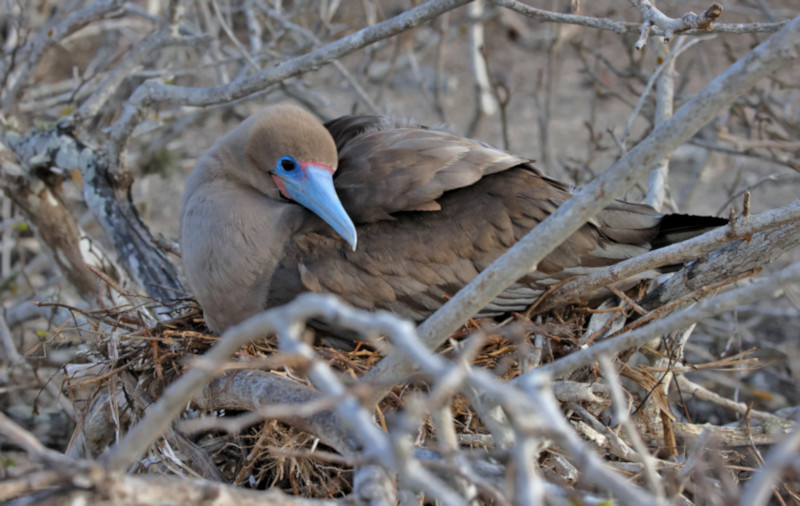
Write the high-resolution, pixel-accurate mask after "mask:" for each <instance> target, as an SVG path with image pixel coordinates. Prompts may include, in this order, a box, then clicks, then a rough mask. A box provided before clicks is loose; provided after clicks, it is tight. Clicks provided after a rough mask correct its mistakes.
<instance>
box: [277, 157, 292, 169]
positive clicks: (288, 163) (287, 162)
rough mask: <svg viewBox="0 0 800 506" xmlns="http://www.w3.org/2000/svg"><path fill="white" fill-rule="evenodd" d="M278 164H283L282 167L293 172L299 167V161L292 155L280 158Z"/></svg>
mask: <svg viewBox="0 0 800 506" xmlns="http://www.w3.org/2000/svg"><path fill="white" fill-rule="evenodd" d="M278 164H279V165H280V166H281V169H283V170H284V171H286V172H291V171H293V170H294V169H296V168H297V162H296V161H295V160H294V158H292V157H290V156H284V157H283V158H281V159H280V160H278Z"/></svg>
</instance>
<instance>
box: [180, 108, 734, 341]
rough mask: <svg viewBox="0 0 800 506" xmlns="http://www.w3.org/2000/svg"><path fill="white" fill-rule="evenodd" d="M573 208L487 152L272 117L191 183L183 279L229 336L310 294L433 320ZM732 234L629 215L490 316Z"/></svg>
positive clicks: (587, 236) (436, 138)
mask: <svg viewBox="0 0 800 506" xmlns="http://www.w3.org/2000/svg"><path fill="white" fill-rule="evenodd" d="M570 196H571V193H570V188H569V186H568V185H566V184H564V183H561V182H558V181H556V180H553V179H550V178H548V177H546V176H544V175H543V174H541V173H540V172H539V171H538V170H537V169H536V168H534V167H533V165H532V164H531V163H530V161H529V160H527V159H525V158H521V157H518V156H515V155H512V154H509V153H506V152H504V151H501V150H498V149H495V148H493V147H491V146H489V145H487V144H484V143H482V142H480V141H475V140H471V139H465V138H461V137H458V136H455V135H453V134H451V133H448V132H446V131H443V130H437V129H430V128H426V127H422V126H414V125H409V124H406V123H403V122H399V121H395V120H392V119H389V118H384V117H377V116H345V117H342V118H339V119H335V120H333V121H330V122H328V123H325V124H323V123H321V122H320V121H319V120H317V118H316V117H315V116H313V115H312V114H311V113H309V112H308V111H306V110H305V109H303V108H301V107H298V106H295V105H290V104H279V105H272V106H268V107H266V108H264V109H262V110H260V111H258V112H256V113H255V114H254V115H252V116H251V117H250V118H248V119H247V120H245V121H244V122H242V123H241V124H240V125H239V126H237V127H236V128H234V129H233V130H231V131H230V132H228V133H227V134H226V135H224V136H223V137H222V138H220V139H219V140H217V142H216V143H215V144H214V145H213V146H212V147H211V148H210V149H209V150H208V152H206V153H205V154H204V155H203V156H202V157H201V158H200V159H199V160H198V162H197V165H196V167H195V169H194V170H193V171H192V173H191V174H190V176H189V178H188V180H187V183H186V188H185V193H184V196H183V202H182V212H181V237H180V243H181V251H182V256H183V269H184V273H185V277H186V281H187V284H188V287H189V289H190V290H191V292H192V294H193V295H194V296H195V297H196V298H197V301H198V302H199V304H200V306H201V307H202V308H203V311H204V315H205V321H206V324H207V326H208V327H209V328H210V329H211V330H212V331H214V332H218V333H220V332H223V331H224V330H225V329H226V328H228V327H230V326H231V325H234V324H236V323H238V322H240V321H242V320H244V319H246V318H247V317H249V316H252V315H254V314H256V313H258V312H260V311H263V310H264V309H266V308H269V307H272V306H276V305H279V304H283V303H286V302H288V301H290V300H291V299H293V298H294V297H295V296H296V295H298V294H299V293H302V292H307V291H311V292H327V293H333V294H336V295H339V296H341V297H342V298H344V299H345V300H347V301H348V302H350V303H351V304H353V305H355V306H357V307H361V308H365V309H378V308H380V309H387V310H390V311H393V312H395V313H398V314H400V315H402V316H405V317H408V318H411V319H412V320H415V321H421V320H423V319H424V318H425V317H427V316H428V315H429V314H431V313H432V312H433V311H434V310H436V309H437V308H438V307H439V306H441V305H442V304H443V303H444V302H445V301H446V299H447V298H448V297H449V296H452V295H453V294H454V293H455V292H457V291H458V290H459V289H460V288H461V287H462V286H464V285H465V284H466V283H468V282H469V281H470V280H471V279H473V278H474V277H475V276H477V275H478V273H479V272H480V271H481V270H483V269H484V268H486V267H487V266H488V265H489V264H490V263H491V262H492V261H493V260H495V259H496V258H497V257H499V256H500V255H501V254H502V253H503V252H505V251H506V250H507V249H508V248H510V247H511V246H512V245H513V244H514V243H515V242H516V241H517V240H519V239H520V238H521V237H522V236H523V235H524V234H525V233H527V232H528V231H529V230H530V229H532V228H533V227H535V226H536V225H537V224H538V223H540V222H541V221H542V220H543V219H545V218H546V217H547V216H548V215H549V214H550V213H552V212H553V211H554V210H555V209H556V208H557V207H558V206H559V205H561V204H562V203H563V202H564V201H566V200H567V199H569V198H570ZM723 223H724V221H721V220H717V219H716V218H707V219H703V218H698V217H687V216H682V215H663V214H660V213H658V212H656V211H655V210H654V209H652V208H651V207H648V206H645V205H640V204H632V203H627V202H623V201H617V202H615V203H614V204H612V205H610V206H609V207H607V208H606V209H605V210H604V211H602V212H601V213H600V214H598V215H597V216H596V217H595V218H593V219H592V220H591V221H590V222H589V223H587V224H585V225H584V226H583V227H582V228H581V229H580V230H579V231H577V232H576V233H575V234H573V235H572V236H571V237H570V238H569V239H568V240H567V241H566V242H564V243H563V244H561V245H560V246H558V247H557V248H556V249H555V251H553V253H551V254H550V255H549V256H548V257H547V258H546V259H545V260H544V261H542V262H541V263H539V265H538V267H537V270H536V271H535V272H531V273H529V274H528V275H526V276H525V277H523V278H522V279H520V280H519V281H518V282H516V283H515V284H514V285H512V286H511V287H509V288H508V289H507V290H506V291H505V292H504V293H502V294H501V295H500V296H498V297H497V299H495V300H494V301H493V302H492V303H491V304H490V305H489V306H487V307H486V308H485V309H484V310H483V312H482V313H481V314H480V315H478V316H484V315H485V316H489V315H497V314H501V313H505V312H509V311H519V310H523V309H525V308H526V307H527V306H528V305H529V304H531V303H532V302H533V301H535V300H536V298H537V297H538V296H539V295H540V294H541V293H542V292H543V291H544V290H545V289H546V288H547V286H548V285H551V284H553V283H556V282H558V281H559V280H562V279H564V278H567V277H570V276H575V275H581V274H585V273H587V272H589V271H591V270H592V269H595V268H598V267H604V266H608V265H611V264H614V263H616V262H618V261H620V260H622V259H627V258H630V257H633V256H636V255H639V254H641V253H643V252H645V251H648V250H649V249H651V248H653V247H659V246H661V245H664V244H668V243H671V242H675V240H676V239H683V238H686V237H688V236H691V235H696V234H697V233H699V231H702V229H707V228H709V227H711V226H717V225H720V224H723Z"/></svg>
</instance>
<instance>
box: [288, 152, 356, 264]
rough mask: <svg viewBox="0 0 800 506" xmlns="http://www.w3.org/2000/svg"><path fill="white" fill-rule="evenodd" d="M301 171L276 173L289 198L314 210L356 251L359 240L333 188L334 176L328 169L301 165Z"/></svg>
mask: <svg viewBox="0 0 800 506" xmlns="http://www.w3.org/2000/svg"><path fill="white" fill-rule="evenodd" d="M298 165H299V166H300V169H302V170H300V171H298V170H295V171H293V172H291V173H284V174H282V173H281V172H273V176H274V177H276V178H280V182H281V183H283V186H284V188H285V190H286V193H287V194H288V196H289V198H291V199H292V200H294V201H295V202H297V203H298V204H300V205H302V206H303V207H305V208H306V209H308V210H310V211H311V212H313V213H314V214H316V215H317V216H319V217H320V218H322V219H323V220H324V221H325V223H327V224H328V225H330V226H331V227H332V228H333V230H335V231H336V233H337V234H339V235H340V236H341V237H342V238H343V239H344V240H345V241H347V242H348V243H349V244H350V246H352V247H353V251H355V249H356V243H357V242H358V237H357V236H356V226H355V225H354V224H353V220H351V219H350V216H348V215H347V211H345V210H344V207H343V206H342V203H341V202H340V201H339V197H338V196H337V195H336V190H335V189H334V187H333V172H332V171H331V169H329V168H328V167H325V166H317V165H314V164H313V163H309V162H300V163H299V164H298Z"/></svg>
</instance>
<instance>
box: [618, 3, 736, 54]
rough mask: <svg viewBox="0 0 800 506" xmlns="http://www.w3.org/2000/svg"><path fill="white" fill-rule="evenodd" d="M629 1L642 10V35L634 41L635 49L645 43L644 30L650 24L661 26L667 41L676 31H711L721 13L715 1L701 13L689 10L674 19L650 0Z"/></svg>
mask: <svg viewBox="0 0 800 506" xmlns="http://www.w3.org/2000/svg"><path fill="white" fill-rule="evenodd" d="M630 2H631V3H632V4H633V5H634V7H637V8H638V9H639V10H640V11H641V12H642V17H644V23H643V24H642V34H643V36H640V37H639V40H638V41H637V42H636V45H635V47H636V49H642V48H643V47H644V46H645V44H646V43H647V36H646V32H648V31H649V27H650V26H657V27H659V28H661V29H662V30H663V31H664V32H663V33H664V42H669V41H670V40H672V37H674V36H675V34H676V33H681V32H685V31H687V30H704V31H707V32H710V31H712V29H713V28H714V21H716V20H717V19H718V18H719V17H720V15H721V14H722V5H720V4H718V3H715V4H712V5H711V7H709V8H708V9H706V10H705V11H704V12H703V13H701V14H695V13H694V12H689V13H686V14H684V15H683V16H681V17H680V18H679V19H674V18H671V17H669V16H667V15H666V14H664V13H663V12H661V11H660V10H659V9H658V8H657V7H656V6H655V5H654V4H653V2H651V1H650V0H630ZM645 27H647V30H646V29H645Z"/></svg>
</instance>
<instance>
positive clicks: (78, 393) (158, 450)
mask: <svg viewBox="0 0 800 506" xmlns="http://www.w3.org/2000/svg"><path fill="white" fill-rule="evenodd" d="M171 310H172V311H173V313H174V314H175V315H176V316H175V317H174V318H173V319H171V320H169V321H166V322H163V323H159V324H157V325H154V326H149V327H148V326H144V325H142V321H143V320H142V318H141V317H138V316H136V315H137V308H133V307H132V308H119V307H118V308H113V309H107V310H102V311H95V312H92V313H91V314H86V315H84V316H85V317H86V319H87V321H88V322H89V323H90V324H91V327H93V335H92V339H91V345H89V346H87V348H86V350H85V351H84V353H83V363H82V364H77V363H76V364H73V365H71V366H70V367H69V371H68V372H69V379H68V381H67V382H66V385H65V387H66V391H67V392H68V393H69V395H70V397H71V398H72V399H73V400H74V401H80V400H81V399H82V400H83V401H84V402H82V403H80V402H78V403H77V404H76V405H77V406H79V407H81V409H82V411H83V414H84V417H85V418H90V417H91V416H92V412H93V411H96V410H97V409H98V406H100V408H101V409H105V408H104V407H103V406H105V405H106V404H107V403H108V399H116V403H114V402H111V404H112V405H114V408H113V409H112V411H116V413H117V415H118V416H116V419H117V421H116V425H115V427H114V429H115V431H116V432H117V434H118V435H122V434H123V433H125V432H126V431H127V427H128V426H129V425H130V424H132V423H135V422H136V421H137V420H138V419H140V417H141V416H142V414H143V412H144V409H145V408H146V407H147V405H149V403H151V402H152V401H154V400H155V399H157V398H158V397H159V396H160V395H161V393H162V392H163V391H164V389H165V388H166V387H167V386H168V385H170V384H171V383H172V382H173V381H174V380H175V379H176V378H177V377H179V376H180V375H182V374H183V373H184V372H185V371H186V369H187V367H188V366H189V365H191V364H192V359H194V358H196V357H197V356H199V355H201V354H202V353H204V352H205V351H206V350H208V349H209V348H210V347H211V346H213V345H214V344H215V343H216V342H217V341H218V339H219V338H218V337H216V336H213V335H210V334H209V333H208V330H207V328H206V327H205V325H204V322H203V319H202V313H201V311H200V310H199V309H198V308H197V307H196V305H195V304H194V302H193V301H189V300H186V301H180V302H179V303H177V304H176V305H175V307H173V308H171ZM635 314H636V313H635V311H633V310H632V309H631V308H630V306H627V305H620V306H614V307H611V308H605V309H598V310H594V309H590V308H588V307H587V306H585V305H575V306H570V307H567V308H563V309H561V310H558V311H554V312H551V313H549V314H547V315H544V316H536V317H535V318H533V319H532V318H531V317H529V316H526V315H516V314H515V315H512V316H510V317H508V318H506V319H505V320H504V321H494V320H489V319H486V320H481V321H470V322H469V324H468V325H466V326H464V327H463V328H462V329H461V330H460V331H459V332H458V333H456V334H455V335H453V336H452V337H451V339H450V340H449V341H448V342H447V343H446V345H445V346H443V347H442V349H440V350H439V353H441V354H442V355H443V356H445V357H456V356H457V355H458V354H459V353H460V352H461V351H462V348H463V341H464V339H465V338H466V337H467V336H470V335H473V334H474V333H475V332H476V331H479V332H481V333H482V344H481V345H480V347H479V350H478V352H477V353H476V354H475V355H474V358H473V360H472V364H473V366H475V367H480V368H483V369H486V370H490V371H492V372H493V373H494V374H495V375H497V376H498V377H500V378H503V379H504V380H506V381H508V380H511V379H513V378H515V377H517V376H518V375H519V374H520V372H521V371H524V370H527V369H528V368H530V367H531V366H532V365H539V364H543V363H548V362H551V361H552V360H553V359H554V358H557V357H560V356H564V355H567V354H569V353H570V352H572V351H574V350H575V349H578V348H579V347H581V346H583V345H585V344H587V343H589V342H591V341H593V340H595V339H598V336H599V335H601V334H603V333H604V332H607V331H608V330H609V327H610V323H609V322H611V321H613V320H615V319H616V320H618V321H621V322H629V321H630V320H631V319H632V317H634V316H635ZM593 315H602V316H603V317H604V321H605V323H602V324H600V330H598V329H597V328H596V327H597V325H599V324H598V323H597V322H596V321H594V323H592V322H593V319H592V316H593ZM609 316H613V318H610V317H609ZM595 320H596V319H595ZM593 325H594V327H593ZM65 330H66V329H59V332H64V331H65ZM82 332H84V335H85V329H84V330H83V331H82ZM52 337H54V336H51V338H52ZM317 337H318V336H317ZM310 339H314V337H310ZM321 341H324V340H320V339H316V344H315V347H314V349H315V352H316V354H317V356H318V357H319V358H320V359H322V360H324V361H325V362H326V363H327V364H328V365H329V366H331V367H332V368H333V369H334V370H336V371H337V372H338V373H339V376H340V377H341V378H344V379H345V380H350V382H351V383H355V380H357V379H359V378H361V377H362V376H363V375H364V374H365V373H366V372H368V371H369V370H370V369H371V368H372V367H373V366H374V365H375V364H376V363H377V362H378V361H379V360H380V358H381V355H380V353H379V352H378V351H377V349H376V346H374V344H375V343H372V344H370V343H365V342H356V343H353V346H352V347H351V349H347V350H344V349H339V348H334V347H330V346H327V345H325V344H322V342H321ZM661 344H662V345H666V344H667V343H666V342H662V343H661ZM658 348H659V347H658V346H653V347H649V348H647V349H646V350H645V353H650V354H652V356H658V357H661V358H664V357H667V358H668V357H669V355H668V351H669V350H666V351H665V349H664V347H663V346H662V347H661V349H658ZM747 355H748V354H742V355H737V356H734V357H729V358H728V359H725V360H722V361H716V362H713V363H710V364H708V366H709V367H714V368H717V369H720V370H725V369H732V368H742V367H752V366H753V365H754V362H755V359H753V358H751V357H748V356H747ZM284 358H285V357H281V355H280V354H279V349H278V343H277V339H276V338H275V336H264V337H263V338H262V339H259V340H256V341H254V342H252V343H250V344H249V345H248V346H245V347H243V348H242V349H240V351H239V352H238V354H237V356H236V357H235V360H234V361H233V362H232V363H230V364H229V366H230V367H231V368H234V369H240V370H246V369H261V370H268V371H269V374H273V375H278V376H281V377H282V378H285V379H287V380H289V381H292V382H296V383H297V384H299V385H304V386H305V385H307V380H306V379H305V378H304V377H303V370H302V367H296V366H295V364H293V363H292V361H291V360H288V361H286V360H283V359H284ZM627 358H630V357H625V358H624V359H623V360H622V361H620V362H619V363H618V366H619V369H618V371H619V373H620V375H621V376H623V377H624V378H626V381H625V383H624V384H625V387H626V393H627V395H628V400H629V402H632V403H634V404H635V405H636V406H637V408H636V409H635V413H636V414H635V416H634V420H635V421H636V424H637V426H638V427H640V428H641V429H642V430H640V433H641V434H643V435H649V439H646V441H645V442H646V443H647V444H648V447H649V449H650V451H652V452H653V453H654V454H656V455H657V456H659V457H664V458H669V457H671V456H675V455H677V451H676V447H675V446H676V442H675V437H676V436H675V433H676V428H675V427H673V423H674V417H672V416H671V415H669V413H670V407H669V405H670V402H673V401H674V400H673V401H671V400H670V399H667V398H666V397H665V396H664V394H663V392H662V390H661V389H659V388H657V387H658V385H659V382H660V379H663V376H664V374H665V372H666V371H664V370H662V371H657V370H654V369H653V367H651V366H648V365H630V364H628V363H627ZM570 380H571V383H576V384H581V385H582V386H583V387H585V388H586V389H588V390H586V391H587V392H591V393H592V395H595V397H594V398H587V397H583V398H581V397H580V395H579V396H577V397H576V396H575V395H576V394H575V393H574V392H566V391H565V392H563V393H561V394H559V393H558V389H556V390H557V397H559V400H561V401H562V407H563V410H564V411H565V414H566V416H567V417H568V419H569V420H570V421H571V422H572V423H573V425H574V426H575V427H576V428H577V429H578V431H579V432H580V433H581V434H582V435H583V436H584V438H585V439H587V440H589V441H591V442H592V444H593V446H595V449H596V450H598V451H599V452H600V453H601V455H603V457H604V458H605V459H606V462H607V463H608V464H609V465H612V466H613V467H616V468H617V469H618V470H620V471H622V472H624V473H626V474H628V475H629V476H631V477H635V476H636V475H637V474H639V473H640V471H641V469H640V468H639V467H637V466H636V465H635V464H634V462H633V461H632V457H631V456H630V455H628V456H625V455H624V454H623V453H624V452H621V450H620V447H619V444H618V443H615V442H614V441H613V437H609V434H607V433H606V434H603V433H602V431H603V428H601V427H597V426H595V427H591V426H590V425H589V424H587V422H586V418H587V417H591V418H592V419H593V420H599V421H602V422H603V423H610V416H611V415H610V413H609V406H610V400H609V395H608V390H607V388H605V387H604V385H603V384H602V383H601V382H598V371H597V370H596V369H594V370H593V369H583V370H581V371H579V372H577V373H575V374H573V375H572V377H571V378H570ZM557 386H558V385H557ZM562 386H563V385H562ZM566 388H567V390H569V387H566ZM429 390H430V386H429V385H428V384H426V383H425V382H424V381H421V380H419V381H412V382H410V383H408V384H405V385H402V386H396V387H395V388H394V389H393V390H392V392H391V394H390V395H388V396H386V397H385V398H384V400H383V401H382V402H381V403H380V404H379V405H378V406H377V408H376V409H375V412H374V416H375V418H376V420H377V421H378V424H379V425H380V426H381V427H382V428H383V430H388V428H387V426H388V425H389V424H390V423H391V421H390V420H391V418H392V416H393V414H394V413H396V412H397V411H398V410H401V409H403V408H404V407H405V404H406V401H407V399H409V398H413V396H415V395H419V394H422V393H425V392H429ZM109 393H110V395H109ZM115 393H116V395H115ZM120 393H122V395H118V394H120ZM104 394H105V395H104ZM101 398H102V399H104V401H103V403H99V401H98V400H99V399H101ZM122 399H124V400H122ZM679 403H680V404H681V405H682V409H683V410H684V411H685V412H686V413H687V415H688V412H689V408H687V406H686V404H685V403H683V402H682V401H679ZM645 406H647V408H645ZM450 411H451V413H452V418H453V426H454V428H455V431H456V436H457V440H458V445H459V447H460V448H462V449H470V450H480V451H484V452H489V453H490V454H491V452H492V451H493V447H494V441H493V439H492V437H491V436H490V433H489V430H488V429H487V427H486V426H485V424H484V423H483V421H482V420H481V417H480V416H479V415H478V413H477V412H476V411H475V409H474V408H473V406H472V405H471V403H470V402H469V401H468V400H467V399H466V398H465V397H464V396H463V395H461V394H457V395H455V396H454V397H453V398H452V400H451V402H450ZM239 414H241V412H240V411H236V410H230V409H224V408H221V409H208V408H205V409H200V408H198V407H196V406H188V407H187V409H186V410H185V411H184V414H183V421H184V422H186V421H188V420H194V419H198V418H199V417H201V416H203V415H206V416H214V417H217V418H219V419H223V420H224V419H226V418H230V417H235V416H237V415H239ZM387 420H389V421H387ZM722 421H729V420H721V421H720V422H722ZM720 424H721V423H720ZM180 426H181V424H180V423H179V424H178V427H180ZM77 430H78V431H81V430H83V431H86V430H87V429H86V427H85V426H79V427H78V429H77ZM615 437H617V436H615ZM619 437H621V436H619ZM74 439H76V440H79V439H80V438H74ZM416 439H417V444H418V446H428V447H430V448H433V449H439V444H438V442H437V435H436V434H435V429H434V425H433V423H432V421H431V419H430V417H427V418H426V419H425V421H424V423H422V424H421V426H420V427H419V428H418V431H417V434H416ZM181 440H182V441H184V442H185V443H186V444H185V445H184V446H181V445H180V444H178V445H177V446H176V441H175V439H174V438H173V439H170V437H168V436H167V437H163V438H161V440H160V441H159V442H158V443H157V444H156V445H154V446H153V447H151V448H150V450H149V452H148V454H147V455H146V456H145V457H144V458H143V459H141V460H140V461H139V463H138V465H137V467H136V469H135V471H136V472H137V473H145V474H164V475H178V476H183V477H189V478H191V477H198V476H203V477H206V478H213V479H215V480H217V481H222V482H223V483H229V484H234V485H237V486H242V487H250V488H255V489H267V488H278V489H280V490H282V491H284V492H285V493H288V494H291V495H294V496H300V497H307V498H320V499H323V498H338V497H344V496H346V495H347V494H349V493H350V492H351V490H352V483H353V481H352V479H353V467H354V465H355V464H357V462H354V461H352V460H350V459H348V458H346V457H343V456H341V455H339V454H337V453H336V452H335V451H334V449H333V448H330V447H327V446H326V445H325V444H324V443H323V442H321V441H320V439H319V438H318V437H316V436H314V435H312V434H309V433H306V432H303V431H302V430H300V429H298V428H297V427H295V426H294V425H293V424H291V423H286V422H285V421H278V420H261V421H258V422H256V423H253V424H250V425H248V426H246V427H243V428H241V430H239V429H237V430H234V431H227V430H220V429H219V428H218V429H216V430H206V431H202V432H193V433H192V434H191V435H190V436H187V437H186V438H183V437H181ZM108 443H110V441H108ZM187 448H191V449H192V451H187ZM99 450H102V448H100V447H98V448H96V449H95V451H94V453H97V451H99ZM196 451H199V452H201V453H202V454H204V455H205V456H207V458H205V457H204V458H205V460H206V462H205V464H206V465H205V467H204V466H203V465H198V462H197V455H196V453H194V452H196ZM89 453H92V451H89ZM717 455H719V458H720V459H722V460H721V461H722V463H724V468H726V469H728V470H731V471H732V472H734V473H741V472H746V470H748V469H749V468H750V467H749V466H751V465H752V461H751V460H752V455H749V454H748V452H747V451H738V450H736V449H735V448H732V447H729V448H726V449H725V451H719V452H718V453H717ZM92 456H96V455H92ZM662 462H667V461H662ZM540 463H541V465H542V468H543V469H545V470H546V471H547V474H548V479H551V480H552V479H556V480H557V481H558V482H559V483H563V484H569V483H574V482H575V479H576V478H575V470H574V468H572V467H571V465H569V464H568V463H567V461H566V460H565V459H564V458H563V457H562V455H561V454H560V452H559V450H558V449H557V448H553V449H550V450H546V451H545V452H543V453H542V457H541V462H540ZM209 464H211V465H212V466H213V468H209ZM675 466H676V469H677V465H675ZM720 469H722V468H720Z"/></svg>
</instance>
